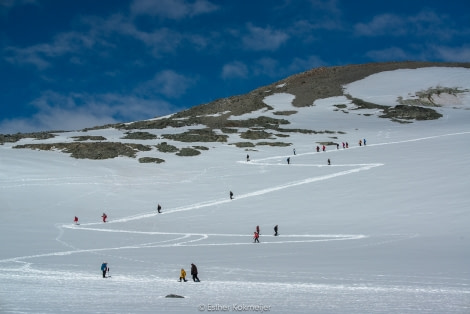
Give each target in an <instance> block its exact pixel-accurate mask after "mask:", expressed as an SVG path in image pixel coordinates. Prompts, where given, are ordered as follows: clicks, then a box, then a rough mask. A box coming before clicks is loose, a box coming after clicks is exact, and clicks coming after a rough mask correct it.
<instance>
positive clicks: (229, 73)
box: [221, 61, 248, 79]
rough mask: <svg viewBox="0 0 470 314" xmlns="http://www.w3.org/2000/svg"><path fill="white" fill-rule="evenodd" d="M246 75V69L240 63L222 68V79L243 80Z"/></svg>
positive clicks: (231, 63)
mask: <svg viewBox="0 0 470 314" xmlns="http://www.w3.org/2000/svg"><path fill="white" fill-rule="evenodd" d="M247 75H248V67H247V66H246V65H245V64H244V63H243V62H240V61H233V62H230V63H227V64H225V65H224V66H223V68H222V74H221V77H222V78H223V79H231V78H245V77H247Z"/></svg>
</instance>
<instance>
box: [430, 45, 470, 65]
mask: <svg viewBox="0 0 470 314" xmlns="http://www.w3.org/2000/svg"><path fill="white" fill-rule="evenodd" d="M433 51H434V52H435V54H436V56H437V57H438V58H440V59H442V60H445V61H452V62H468V61H469V60H470V46H463V47H442V46H435V47H433Z"/></svg>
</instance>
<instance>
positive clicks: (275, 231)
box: [274, 225, 278, 237]
mask: <svg viewBox="0 0 470 314" xmlns="http://www.w3.org/2000/svg"><path fill="white" fill-rule="evenodd" d="M277 229H278V226H277V225H275V226H274V236H275V237H277Z"/></svg>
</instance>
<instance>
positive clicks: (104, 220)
mask: <svg viewBox="0 0 470 314" xmlns="http://www.w3.org/2000/svg"><path fill="white" fill-rule="evenodd" d="M101 218H103V222H106V218H108V215H106V214H105V213H103V216H101Z"/></svg>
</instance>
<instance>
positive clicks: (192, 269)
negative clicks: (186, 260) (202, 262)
mask: <svg viewBox="0 0 470 314" xmlns="http://www.w3.org/2000/svg"><path fill="white" fill-rule="evenodd" d="M191 276H193V281H194V282H199V278H198V277H197V267H196V265H194V264H191Z"/></svg>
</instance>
